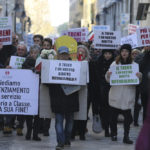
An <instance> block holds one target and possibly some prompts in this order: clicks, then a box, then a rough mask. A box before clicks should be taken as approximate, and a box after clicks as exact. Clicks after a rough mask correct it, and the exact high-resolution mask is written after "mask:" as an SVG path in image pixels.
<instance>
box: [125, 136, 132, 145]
mask: <svg viewBox="0 0 150 150" xmlns="http://www.w3.org/2000/svg"><path fill="white" fill-rule="evenodd" d="M123 143H125V144H133V141H131V140H130V139H129V136H124V138H123Z"/></svg>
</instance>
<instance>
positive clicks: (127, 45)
mask: <svg viewBox="0 0 150 150" xmlns="http://www.w3.org/2000/svg"><path fill="white" fill-rule="evenodd" d="M123 49H126V50H128V51H129V52H130V53H131V51H132V47H131V45H130V44H123V45H122V46H121V47H120V52H121V51H122V50H123Z"/></svg>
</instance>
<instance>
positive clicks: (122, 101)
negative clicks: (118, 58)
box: [105, 62, 136, 110]
mask: <svg viewBox="0 0 150 150" xmlns="http://www.w3.org/2000/svg"><path fill="white" fill-rule="evenodd" d="M133 64H135V62H133ZM114 65H117V64H116V62H113V63H112V64H111V66H114ZM111 66H110V67H111ZM107 73H108V72H107ZM107 73H106V76H105V77H106V80H107V82H110V78H108V76H107ZM135 89H136V86H135V85H115V86H111V88H110V91H109V105H110V106H112V107H114V108H118V109H122V110H127V109H132V108H133V107H134V103H135Z"/></svg>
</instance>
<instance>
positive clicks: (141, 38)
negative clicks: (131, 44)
mask: <svg viewBox="0 0 150 150" xmlns="http://www.w3.org/2000/svg"><path fill="white" fill-rule="evenodd" d="M137 39H138V45H139V47H143V46H150V27H145V28H138V29H137Z"/></svg>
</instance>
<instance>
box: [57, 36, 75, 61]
mask: <svg viewBox="0 0 150 150" xmlns="http://www.w3.org/2000/svg"><path fill="white" fill-rule="evenodd" d="M61 46H66V47H68V48H69V53H70V57H71V59H72V60H76V59H77V41H76V40H75V39H74V38H72V37H70V36H66V35H64V36H61V37H59V38H58V39H56V42H55V47H56V49H58V48H59V47H61Z"/></svg>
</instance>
